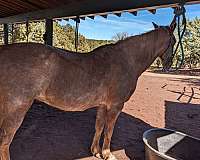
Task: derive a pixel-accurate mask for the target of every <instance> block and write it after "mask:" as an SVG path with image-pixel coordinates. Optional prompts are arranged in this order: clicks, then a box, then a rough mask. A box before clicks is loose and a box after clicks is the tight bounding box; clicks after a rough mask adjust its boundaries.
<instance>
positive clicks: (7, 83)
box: [0, 21, 176, 160]
mask: <svg viewBox="0 0 200 160" xmlns="http://www.w3.org/2000/svg"><path fill="white" fill-rule="evenodd" d="M175 24H176V23H175V22H174V21H173V23H171V25H170V26H167V27H158V26H156V25H155V26H156V29H155V30H153V31H150V32H148V33H145V34H142V35H139V36H133V37H129V38H127V39H126V40H123V41H119V42H118V43H116V44H111V45H106V46H103V47H100V48H97V49H95V50H94V51H92V52H90V53H88V54H78V53H77V54H75V53H72V52H70V51H63V50H60V49H56V48H53V47H50V46H45V45H42V44H34V43H29V44H27V43H24V44H12V45H6V46H2V47H0V75H1V76H0V160H10V154H9V146H10V144H11V142H12V139H13V137H14V135H15V133H16V131H17V129H18V128H19V127H20V125H21V123H22V121H23V119H24V116H25V114H26V112H27V111H28V110H29V108H30V106H31V104H32V103H33V101H34V99H37V100H40V101H43V102H45V103H47V104H50V105H52V106H55V107H57V108H59V109H62V110H64V111H84V110H86V109H89V108H91V107H94V106H98V108H97V117H96V126H95V129H96V132H95V135H94V139H93V142H92V145H91V152H92V154H93V155H95V156H97V157H100V156H101V157H102V158H103V159H109V160H111V159H115V158H114V156H113V155H112V154H111V152H110V141H111V137H112V133H113V128H114V125H115V121H116V119H117V117H118V115H119V114H120V112H121V110H122V108H123V105H124V103H125V102H126V101H128V100H129V98H130V96H131V95H132V94H133V92H134V90H135V88H136V83H137V80H138V77H139V76H140V75H141V74H142V73H143V72H144V71H145V70H146V69H147V68H148V67H149V66H150V65H151V63H152V62H153V61H154V60H155V59H156V58H157V57H161V59H162V60H163V62H164V63H163V64H164V66H166V67H167V64H168V61H169V59H170V57H171V55H172V50H173V46H174V44H175V37H174V35H173V31H174V29H175ZM103 130H104V143H103V147H102V149H101V148H100V146H99V139H100V137H101V134H102V132H103Z"/></svg>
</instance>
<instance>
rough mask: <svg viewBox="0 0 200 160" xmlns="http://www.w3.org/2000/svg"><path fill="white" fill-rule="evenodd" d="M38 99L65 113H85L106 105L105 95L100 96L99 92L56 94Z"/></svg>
mask: <svg viewBox="0 0 200 160" xmlns="http://www.w3.org/2000/svg"><path fill="white" fill-rule="evenodd" d="M38 99H39V100H41V101H43V102H45V103H47V104H49V105H51V106H54V107H56V108H59V109H61V110H64V111H84V110H86V109H89V108H93V107H97V106H98V105H101V104H104V103H105V100H104V99H105V96H104V94H100V93H99V94H98V93H97V92H88V93H84V94H80V93H79V94H78V93H77V94H72V93H71V94H70V93H67V94H65V95H62V94H54V95H51V96H50V95H46V96H43V97H42V96H40V97H39V98H38Z"/></svg>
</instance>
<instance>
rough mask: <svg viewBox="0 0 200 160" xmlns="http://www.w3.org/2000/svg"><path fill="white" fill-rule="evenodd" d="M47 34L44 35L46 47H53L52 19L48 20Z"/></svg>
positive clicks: (46, 25)
mask: <svg viewBox="0 0 200 160" xmlns="http://www.w3.org/2000/svg"><path fill="white" fill-rule="evenodd" d="M45 28H46V32H45V35H44V41H45V44H46V45H50V46H52V45H53V20H52V19H46V24H45Z"/></svg>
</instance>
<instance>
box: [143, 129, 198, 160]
mask: <svg viewBox="0 0 200 160" xmlns="http://www.w3.org/2000/svg"><path fill="white" fill-rule="evenodd" d="M143 141H144V143H145V157H146V160H200V140H199V139H197V138H194V137H191V136H188V135H186V134H183V133H180V132H176V131H173V130H169V129H151V130H148V131H146V132H145V133H144V134H143Z"/></svg>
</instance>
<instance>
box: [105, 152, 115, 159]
mask: <svg viewBox="0 0 200 160" xmlns="http://www.w3.org/2000/svg"><path fill="white" fill-rule="evenodd" d="M106 160H117V158H116V157H115V156H114V155H113V154H112V153H110V155H109V156H108V158H106Z"/></svg>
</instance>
